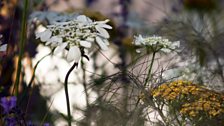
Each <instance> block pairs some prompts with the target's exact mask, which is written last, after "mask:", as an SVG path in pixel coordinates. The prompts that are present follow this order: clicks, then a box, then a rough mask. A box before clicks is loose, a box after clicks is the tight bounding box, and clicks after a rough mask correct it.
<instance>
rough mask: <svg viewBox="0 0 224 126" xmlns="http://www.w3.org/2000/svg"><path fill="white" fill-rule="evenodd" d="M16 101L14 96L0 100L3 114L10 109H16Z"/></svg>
mask: <svg viewBox="0 0 224 126" xmlns="http://www.w3.org/2000/svg"><path fill="white" fill-rule="evenodd" d="M16 100H17V98H16V96H11V97H10V98H7V97H3V98H1V102H0V105H1V106H2V107H3V110H4V113H9V112H10V110H11V109H12V108H14V107H16Z"/></svg>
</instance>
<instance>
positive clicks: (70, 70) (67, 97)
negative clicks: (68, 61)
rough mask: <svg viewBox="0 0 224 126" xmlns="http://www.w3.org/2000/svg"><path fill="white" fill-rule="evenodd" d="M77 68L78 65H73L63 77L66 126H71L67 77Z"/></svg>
mask: <svg viewBox="0 0 224 126" xmlns="http://www.w3.org/2000/svg"><path fill="white" fill-rule="evenodd" d="M77 66H78V63H76V62H75V63H74V64H73V65H72V67H71V68H70V69H69V70H68V72H67V74H66V76H65V82H64V84H65V97H66V105H67V114H68V119H67V121H68V126H71V125H72V117H71V110H70V101H69V94H68V77H69V75H70V73H71V72H72V71H73V70H74V69H75V67H77Z"/></svg>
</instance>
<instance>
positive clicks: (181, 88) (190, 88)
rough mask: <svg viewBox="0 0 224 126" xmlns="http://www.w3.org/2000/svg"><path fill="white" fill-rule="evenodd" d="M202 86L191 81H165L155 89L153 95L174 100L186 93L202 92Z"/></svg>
mask: <svg viewBox="0 0 224 126" xmlns="http://www.w3.org/2000/svg"><path fill="white" fill-rule="evenodd" d="M200 90H201V89H200V88H199V87H197V85H194V84H193V83H192V82H190V81H181V80H179V81H174V82H170V83H164V84H162V85H160V86H159V87H158V88H155V89H153V91H152V95H153V97H161V98H164V99H165V100H168V101H169V100H173V99H176V98H177V97H179V96H184V95H189V94H192V95H196V94H198V93H199V92H200Z"/></svg>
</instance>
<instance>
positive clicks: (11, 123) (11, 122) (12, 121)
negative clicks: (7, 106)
mask: <svg viewBox="0 0 224 126" xmlns="http://www.w3.org/2000/svg"><path fill="white" fill-rule="evenodd" d="M5 122H6V125H7V126H16V124H17V121H16V118H14V117H7V118H5Z"/></svg>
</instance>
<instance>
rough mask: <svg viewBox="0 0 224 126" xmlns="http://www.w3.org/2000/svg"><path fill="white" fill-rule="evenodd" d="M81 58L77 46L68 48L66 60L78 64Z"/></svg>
mask: <svg viewBox="0 0 224 126" xmlns="http://www.w3.org/2000/svg"><path fill="white" fill-rule="evenodd" d="M80 58H81V51H80V49H79V48H78V47H77V46H72V47H70V49H69V51H68V54H67V60H68V61H69V62H72V61H73V60H75V62H78V61H79V59H80Z"/></svg>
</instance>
